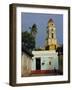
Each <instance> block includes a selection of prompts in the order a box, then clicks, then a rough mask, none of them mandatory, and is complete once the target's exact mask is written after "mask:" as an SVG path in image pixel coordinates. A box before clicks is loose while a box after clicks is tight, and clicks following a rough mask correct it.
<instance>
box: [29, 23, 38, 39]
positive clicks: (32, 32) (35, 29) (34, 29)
mask: <svg viewBox="0 0 72 90" xmlns="http://www.w3.org/2000/svg"><path fill="white" fill-rule="evenodd" d="M30 29H31V34H32V36H33V37H34V38H35V37H36V34H37V25H36V24H33V25H32V27H30Z"/></svg>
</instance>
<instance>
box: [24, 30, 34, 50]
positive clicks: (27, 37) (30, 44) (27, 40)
mask: <svg viewBox="0 0 72 90" xmlns="http://www.w3.org/2000/svg"><path fill="white" fill-rule="evenodd" d="M22 47H26V48H27V49H28V50H33V49H34V48H35V38H34V37H33V36H32V35H31V33H29V32H27V31H25V32H22Z"/></svg>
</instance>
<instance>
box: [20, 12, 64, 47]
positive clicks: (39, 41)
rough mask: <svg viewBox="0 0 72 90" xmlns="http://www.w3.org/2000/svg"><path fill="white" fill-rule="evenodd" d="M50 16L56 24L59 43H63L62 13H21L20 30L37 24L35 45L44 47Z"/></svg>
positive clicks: (26, 29)
mask: <svg viewBox="0 0 72 90" xmlns="http://www.w3.org/2000/svg"><path fill="white" fill-rule="evenodd" d="M50 18H52V19H53V21H54V23H55V25H56V36H57V41H58V43H59V44H62V43H63V15H62V14H41V13H24V12H22V13H21V29H22V31H28V32H29V31H30V29H29V27H31V26H32V25H33V24H36V25H37V28H38V30H37V32H38V33H37V36H36V47H44V45H45V39H46V36H47V33H46V31H47V28H46V27H47V24H48V20H49V19H50Z"/></svg>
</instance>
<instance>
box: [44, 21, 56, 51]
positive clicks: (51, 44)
mask: <svg viewBox="0 0 72 90" xmlns="http://www.w3.org/2000/svg"><path fill="white" fill-rule="evenodd" d="M56 48H57V38H56V26H55V23H54V21H53V20H52V19H49V21H48V29H47V38H46V49H47V50H56Z"/></svg>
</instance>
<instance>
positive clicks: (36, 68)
mask: <svg viewBox="0 0 72 90" xmlns="http://www.w3.org/2000/svg"><path fill="white" fill-rule="evenodd" d="M32 53H33V55H34V56H33V57H32V73H33V74H40V73H42V74H48V73H50V72H52V71H53V70H54V69H56V70H58V53H56V52H55V50H53V51H33V52H32Z"/></svg>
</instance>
